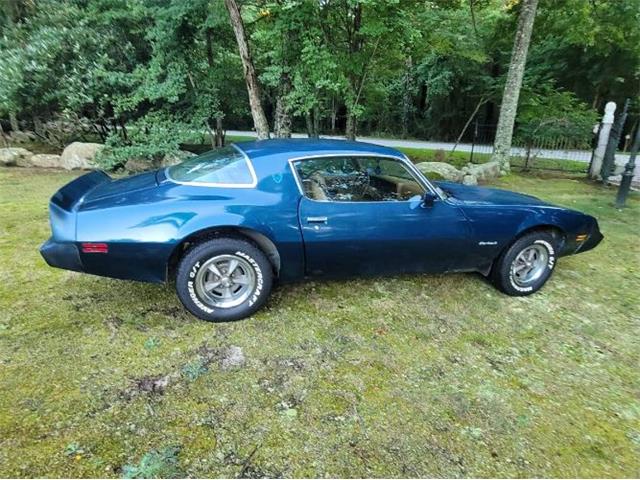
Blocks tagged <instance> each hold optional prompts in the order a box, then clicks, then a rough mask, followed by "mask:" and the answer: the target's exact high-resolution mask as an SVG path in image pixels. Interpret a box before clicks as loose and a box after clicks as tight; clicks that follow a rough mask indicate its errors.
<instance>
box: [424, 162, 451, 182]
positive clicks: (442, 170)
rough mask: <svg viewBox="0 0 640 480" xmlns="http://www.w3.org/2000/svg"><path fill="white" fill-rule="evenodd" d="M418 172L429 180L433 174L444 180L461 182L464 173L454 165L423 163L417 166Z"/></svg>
mask: <svg viewBox="0 0 640 480" xmlns="http://www.w3.org/2000/svg"><path fill="white" fill-rule="evenodd" d="M416 167H417V168H418V170H420V171H421V172H422V173H424V174H425V175H426V176H427V178H429V176H430V175H431V174H434V173H435V174H436V175H439V176H440V177H441V178H442V179H444V180H449V181H451V182H459V181H460V180H462V172H461V171H460V170H458V169H457V168H456V167H454V166H453V165H450V164H448V163H444V162H421V163H418V164H416Z"/></svg>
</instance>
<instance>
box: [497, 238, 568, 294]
mask: <svg viewBox="0 0 640 480" xmlns="http://www.w3.org/2000/svg"><path fill="white" fill-rule="evenodd" d="M555 264H556V239H555V238H554V236H553V235H552V234H551V233H549V232H547V231H534V232H531V233H528V234H526V235H524V236H522V237H520V238H519V239H517V240H516V241H515V242H513V244H512V245H511V246H510V247H509V248H507V249H506V250H505V251H504V252H503V253H502V254H501V255H500V256H499V257H498V259H497V260H496V261H495V263H494V266H493V269H492V271H491V280H492V281H493V284H494V285H495V286H496V287H498V288H499V289H500V290H502V291H503V292H504V293H506V294H507V295H513V296H524V295H531V294H532V293H535V292H537V291H538V290H540V289H541V288H542V286H543V285H544V284H545V283H546V282H547V280H548V279H549V277H550V276H551V274H552V273H553V268H554V267H555Z"/></svg>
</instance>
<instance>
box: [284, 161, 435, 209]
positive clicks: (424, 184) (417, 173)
mask: <svg viewBox="0 0 640 480" xmlns="http://www.w3.org/2000/svg"><path fill="white" fill-rule="evenodd" d="M330 157H365V158H366V157H380V158H390V159H392V160H398V161H399V162H400V163H402V164H403V165H405V166H406V167H407V169H408V170H409V172H410V173H412V174H413V175H414V177H416V181H417V183H418V184H420V185H422V187H423V188H424V189H426V190H429V191H430V192H431V193H433V194H435V195H436V196H437V197H438V198H439V199H440V200H444V199H443V198H442V195H440V193H439V192H438V191H437V190H436V189H435V188H434V187H433V185H432V184H431V182H429V180H428V179H427V178H426V177H425V176H424V175H423V174H422V172H420V170H418V169H417V168H416V166H415V165H414V164H413V163H411V160H409V157H407V156H406V155H404V154H403V155H402V156H401V157H398V156H396V155H385V154H382V153H326V154H322V155H305V156H303V157H295V158H290V159H289V160H288V163H289V168H290V169H291V172H292V174H293V178H294V179H295V181H296V185H297V186H298V191H299V192H300V195H302V196H303V197H304V198H306V199H307V200H311V201H313V202H319V203H327V202H332V203H381V202H352V201H348V200H346V201H340V202H336V201H333V200H326V201H320V200H314V199H312V198H309V197H307V196H306V195H305V194H304V190H303V189H302V182H301V180H300V177H299V176H298V172H297V170H296V168H295V166H294V165H293V164H294V163H295V162H300V161H304V160H312V159H314V158H330ZM398 201H399V202H410V201H411V200H398Z"/></svg>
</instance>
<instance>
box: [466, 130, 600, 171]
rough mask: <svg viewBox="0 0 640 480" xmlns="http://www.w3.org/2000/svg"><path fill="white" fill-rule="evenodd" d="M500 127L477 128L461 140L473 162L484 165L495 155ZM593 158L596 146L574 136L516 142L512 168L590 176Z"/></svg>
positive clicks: (512, 152)
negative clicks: (494, 149)
mask: <svg viewBox="0 0 640 480" xmlns="http://www.w3.org/2000/svg"><path fill="white" fill-rule="evenodd" d="M495 134H496V125H483V124H475V125H472V126H471V129H470V132H467V133H466V134H465V136H463V138H462V139H461V141H462V142H465V141H466V144H467V145H468V144H471V145H470V149H469V147H468V146H467V148H465V150H468V151H469V161H470V162H472V163H480V162H482V161H484V160H485V159H486V158H487V156H490V155H492V154H493V141H494V138H495ZM458 150H460V149H458ZM592 155H593V146H592V145H591V144H589V143H588V142H584V141H578V140H576V139H574V138H572V137H571V136H566V135H557V136H552V137H548V136H547V137H539V138H535V137H534V138H532V139H530V140H529V141H524V140H519V139H518V138H517V137H516V138H514V141H513V147H512V148H511V166H512V168H516V169H522V170H550V171H564V172H574V173H586V172H587V171H588V169H589V163H590V162H591V158H592Z"/></svg>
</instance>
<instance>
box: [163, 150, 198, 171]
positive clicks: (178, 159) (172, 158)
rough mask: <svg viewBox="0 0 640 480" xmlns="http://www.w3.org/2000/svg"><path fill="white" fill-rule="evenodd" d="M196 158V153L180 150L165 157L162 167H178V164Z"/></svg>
mask: <svg viewBox="0 0 640 480" xmlns="http://www.w3.org/2000/svg"><path fill="white" fill-rule="evenodd" d="M195 156H196V154H195V153H191V152H186V151H184V150H180V151H179V152H178V153H176V154H168V155H165V156H164V158H163V159H162V161H161V162H160V167H170V166H171V165H177V164H178V163H182V162H184V161H185V160H186V159H187V158H191V157H195Z"/></svg>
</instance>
